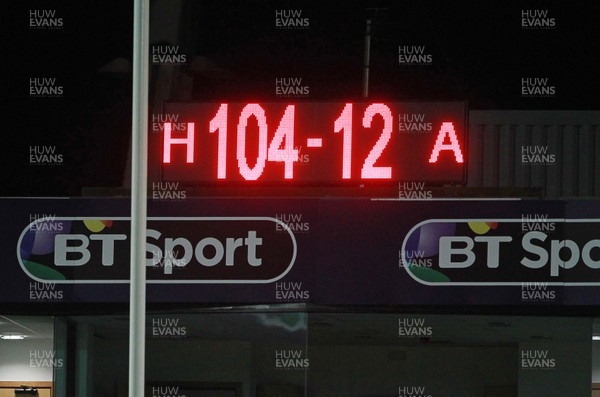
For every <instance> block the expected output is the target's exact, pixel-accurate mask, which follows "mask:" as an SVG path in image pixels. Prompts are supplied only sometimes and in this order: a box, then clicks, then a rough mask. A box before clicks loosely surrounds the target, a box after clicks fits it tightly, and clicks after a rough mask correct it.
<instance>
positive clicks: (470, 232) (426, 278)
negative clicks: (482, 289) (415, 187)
mask: <svg viewBox="0 0 600 397" xmlns="http://www.w3.org/2000/svg"><path fill="white" fill-rule="evenodd" d="M597 230H598V219H564V218H548V217H545V216H544V217H539V218H538V217H535V218H530V217H524V218H522V219H438V220H427V221H424V222H421V223H419V224H418V225H416V226H415V227H413V228H412V229H411V231H410V232H409V233H408V234H407V235H406V237H405V239H404V242H403V244H402V251H401V261H402V267H404V269H405V270H406V271H407V272H408V274H409V275H410V276H411V277H412V278H413V279H414V280H415V281H418V282H419V283H422V284H426V285H486V286H491V285H518V286H522V285H525V284H526V283H539V284H547V285H599V281H600V274H599V272H598V270H599V269H600V257H599V255H598V251H599V250H600V240H599V239H597V238H594V237H597ZM566 236H568V237H569V238H565V237H566Z"/></svg>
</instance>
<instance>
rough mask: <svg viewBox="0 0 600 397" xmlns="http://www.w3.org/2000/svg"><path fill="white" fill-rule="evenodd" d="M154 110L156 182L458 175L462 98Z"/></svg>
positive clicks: (456, 178)
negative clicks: (158, 137) (158, 136)
mask: <svg viewBox="0 0 600 397" xmlns="http://www.w3.org/2000/svg"><path fill="white" fill-rule="evenodd" d="M152 118H153V120H152V127H151V130H152V131H154V132H157V133H161V134H162V139H161V140H160V141H161V145H160V149H158V145H156V149H157V150H160V156H158V155H157V154H158V153H156V152H155V153H153V155H154V156H155V158H156V157H160V161H161V173H162V175H161V178H162V180H167V181H182V182H190V183H194V182H196V183H226V182H236V183H253V184H260V183H262V182H266V183H287V184H290V183H291V184H293V183H296V182H298V183H300V184H348V183H358V184H364V183H369V182H385V181H389V182H398V181H423V182H430V183H460V182H462V181H464V174H465V169H466V168H465V167H466V155H467V153H466V147H465V144H466V137H467V135H466V120H465V119H466V107H465V104H464V103H462V102H427V103H421V102H394V103H383V102H372V103H367V102H360V103H350V102H318V103H316V102H297V103H289V102H288V103H226V102H223V103H218V102H215V103H166V104H165V105H164V112H163V113H161V114H158V115H157V114H153V115H152ZM155 140H156V139H155Z"/></svg>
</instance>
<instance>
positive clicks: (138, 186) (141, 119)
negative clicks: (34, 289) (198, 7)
mask: <svg viewBox="0 0 600 397" xmlns="http://www.w3.org/2000/svg"><path fill="white" fill-rule="evenodd" d="M149 17H150V1H149V0H134V15H133V19H134V20H133V92H132V125H131V150H132V153H131V258H130V268H131V271H130V278H131V280H130V293H129V297H130V301H129V394H128V396H129V397H143V396H144V385H145V380H146V379H145V371H144V369H145V368H144V365H145V349H146V335H145V326H146V266H145V259H146V258H145V251H146V250H145V246H146V211H147V209H146V204H147V203H146V200H147V177H148V175H147V174H148V170H147V158H148V148H147V146H148V73H149V72H148V59H149V58H148V57H149V42H150V38H149V30H150V26H149V25H150V18H149Z"/></svg>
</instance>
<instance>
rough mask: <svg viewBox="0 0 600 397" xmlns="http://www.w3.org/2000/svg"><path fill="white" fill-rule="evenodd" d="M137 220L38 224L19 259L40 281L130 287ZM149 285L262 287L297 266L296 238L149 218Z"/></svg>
mask: <svg viewBox="0 0 600 397" xmlns="http://www.w3.org/2000/svg"><path fill="white" fill-rule="evenodd" d="M130 227H131V225H130V220H129V218H120V217H113V218H103V219H97V218H88V219H82V218H80V217H61V218H58V217H56V218H53V219H37V220H35V221H34V222H32V223H31V224H29V226H28V227H27V228H26V229H25V230H23V232H22V233H21V237H20V238H19V242H18V249H17V258H18V261H19V264H20V265H21V268H22V269H23V271H24V272H25V273H26V274H27V275H28V276H29V277H31V278H32V279H33V280H36V281H38V282H43V283H46V282H53V283H59V284H82V283H83V284H98V283H128V282H129V266H128V265H127V263H128V261H129V259H128V258H129V257H130V253H129V251H130V243H129V240H128V234H127V233H129V231H130ZM146 237H147V238H146V273H147V278H148V281H147V282H148V283H150V284H152V283H155V284H161V283H189V284H201V283H210V284H221V283H229V284H248V283H251V284H261V283H271V282H275V281H277V280H279V279H280V278H282V277H284V276H285V274H287V273H288V272H289V271H290V269H291V268H292V266H293V265H294V262H295V260H296V251H297V245H296V238H295V236H294V233H293V232H292V231H291V230H290V228H289V227H288V226H287V225H286V224H285V223H283V222H281V221H280V220H278V219H276V218H271V217H185V218H153V217H149V218H148V229H147V232H146Z"/></svg>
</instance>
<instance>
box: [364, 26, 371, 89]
mask: <svg viewBox="0 0 600 397" xmlns="http://www.w3.org/2000/svg"><path fill="white" fill-rule="evenodd" d="M370 62H371V20H370V19H367V31H366V33H365V69H364V74H363V97H365V98H367V97H368V96H369V67H370V66H371V65H370Z"/></svg>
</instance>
